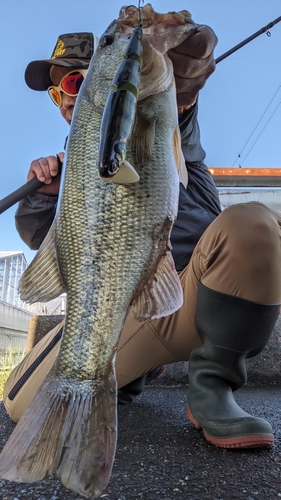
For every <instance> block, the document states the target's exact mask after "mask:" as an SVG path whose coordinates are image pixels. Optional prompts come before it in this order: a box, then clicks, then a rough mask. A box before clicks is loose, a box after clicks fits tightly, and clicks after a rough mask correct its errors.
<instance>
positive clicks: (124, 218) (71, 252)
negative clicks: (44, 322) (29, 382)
mask: <svg viewBox="0 0 281 500" xmlns="http://www.w3.org/2000/svg"><path fill="white" fill-rule="evenodd" d="M134 9H135V10H134ZM142 12H143V14H144V19H145V20H146V22H144V24H143V68H144V69H145V68H146V69H147V67H148V66H149V68H150V70H149V71H148V72H146V74H145V75H143V76H142V74H141V81H140V89H143V90H141V91H140V96H139V101H138V104H137V110H136V116H135V121H134V126H133V131H132V136H131V138H130V139H129V141H128V144H127V160H128V161H129V162H130V163H131V164H132V165H133V166H134V169H135V171H136V172H137V174H138V176H139V181H138V182H135V183H134V184H115V183H114V176H112V182H105V181H103V180H102V179H100V177H99V172H98V167H97V158H98V155H99V142H100V127H101V119H102V113H103V109H104V107H105V104H106V100H107V95H108V93H109V90H110V88H111V82H112V79H113V77H114V75H115V74H116V71H117V70H118V67H119V64H120V61H121V60H122V58H123V53H124V50H125V48H126V46H127V44H128V36H129V34H130V33H131V32H132V29H133V28H134V26H135V25H136V24H137V23H138V10H137V9H136V8H134V7H132V6H130V8H129V9H127V10H126V8H122V9H121V11H120V16H119V18H118V20H116V21H114V22H113V23H112V24H111V25H110V26H109V28H108V29H107V30H106V32H105V34H104V35H103V37H101V41H100V45H99V47H98V48H97V51H96V53H95V55H94V57H93V59H92V62H91V64H90V67H89V70H88V73H87V75H86V78H85V80H84V82H83V85H82V87H81V89H80V92H79V95H78V97H77V102H76V105H75V110H74V113H73V118H72V123H71V129H70V134H69V138H68V145H67V151H66V159H65V166H64V168H63V178H62V187H61V194H60V198H59V202H58V208H57V213H56V217H55V219H54V222H53V224H52V226H51V228H50V231H49V232H48V234H47V236H46V238H45V240H44V242H43V243H42V245H41V247H40V248H39V250H38V252H37V254H36V256H35V258H34V260H33V261H32V263H31V264H30V266H29V267H28V268H27V270H26V271H25V273H24V274H23V276H22V278H21V282H20V293H21V298H22V299H23V300H26V301H28V302H36V301H38V300H40V301H48V300H51V299H52V298H55V297H56V296H58V295H59V294H60V293H62V292H64V291H67V309H66V319H65V326H64V331H63V336H62V342H61V346H60V350H59V354H58V356H57V358H56V361H55V364H54V366H53V367H52V369H51V371H50V372H49V374H48V375H47V377H46V378H45V380H44V382H43V384H42V386H41V387H40V388H39V390H38V392H37V394H36V395H35V397H34V400H33V401H32V403H31V405H30V406H29V408H28V409H27V410H26V412H25V413H24V415H23V416H22V418H21V419H20V421H19V423H18V425H17V426H16V428H15V430H14V432H13V434H12V435H11V437H10V439H9V441H8V443H7V444H6V446H5V448H4V450H3V452H2V454H1V457H0V477H3V478H6V479H10V480H14V481H22V482H33V481H38V480H40V479H42V478H43V477H44V476H45V475H47V474H56V476H57V477H58V478H59V479H60V480H61V482H62V483H63V484H64V485H65V486H66V487H67V488H69V489H71V490H73V491H75V492H77V493H80V494H82V495H84V496H86V497H98V496H100V494H101V493H102V491H103V489H104V488H105V487H106V485H107V483H108V481H109V478H110V474H111V469H112V464H113V460H114V454H115V448H116V438H117V414H116V393H117V387H116V377H115V369H114V363H115V356H116V349H117V345H118V340H119V338H120V335H121V332H122V328H123V325H124V321H125V318H126V315H127V313H128V310H129V308H130V307H131V308H132V311H133V313H134V315H135V317H136V318H137V319H139V320H144V319H147V318H157V317H161V316H164V315H168V314H172V313H173V312H174V311H176V310H177V309H178V308H179V307H180V306H181V304H182V289H181V285H180V281H179V278H178V275H177V273H176V270H175V267H174V263H173V259H172V256H171V252H170V242H169V238H170V232H171V229H172V225H173V222H174V220H175V218H176V215H177V205H178V195H179V181H180V178H181V179H182V177H179V173H180V174H182V173H183V172H184V170H185V166H184V160H183V157H182V153H181V150H180V139H179V137H180V134H179V129H178V116H177V104H176V91H175V83H174V78H173V70H172V63H171V61H170V60H169V58H168V57H167V55H166V52H167V50H168V48H169V47H174V46H175V45H177V44H179V43H180V42H181V41H182V40H184V39H186V38H187V36H189V34H190V33H191V32H192V30H193V31H194V24H193V23H192V22H191V20H190V17H189V16H188V13H187V14H184V13H180V14H177V13H168V14H165V15H164V14H156V13H155V12H154V11H153V9H152V7H151V5H150V4H147V5H146V6H144V7H143V9H142ZM183 12H184V11H183ZM155 14H156V15H155ZM134 16H135V17H134ZM161 16H162V17H161ZM147 20H148V22H147ZM159 20H162V25H161V26H162V28H163V24H164V25H165V23H166V25H167V27H168V28H169V30H170V31H169V30H168V31H166V35H165V39H164V38H163V29H162V28H161V29H160V32H159V38H158V31H157V30H158V27H159ZM109 42H110V44H109V45H108V43H109ZM154 42H155V44H156V45H157V49H155V48H154V46H153V44H154ZM161 47H162V52H163V54H162V53H161ZM153 60H155V64H154V65H153V64H151V61H153ZM119 76H120V75H119ZM121 76H122V75H121ZM143 78H144V80H145V84H144V83H143ZM117 91H118V90H117ZM127 111H128V109H127V110H126V112H127ZM183 182H184V181H183Z"/></svg>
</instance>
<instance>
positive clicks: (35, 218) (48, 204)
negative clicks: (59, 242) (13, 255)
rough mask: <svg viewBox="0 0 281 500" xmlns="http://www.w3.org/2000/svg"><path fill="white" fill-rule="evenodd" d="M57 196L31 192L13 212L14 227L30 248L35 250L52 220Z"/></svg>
mask: <svg viewBox="0 0 281 500" xmlns="http://www.w3.org/2000/svg"><path fill="white" fill-rule="evenodd" d="M57 200H58V197H57V196H47V195H44V194H40V193H35V194H31V195H30V196H27V197H26V198H24V199H23V200H21V201H20V202H19V204H18V208H17V211H16V213H15V223H16V229H17V231H18V233H19V235H20V237H21V239H22V240H23V241H24V242H25V243H26V245H27V246H29V248H31V250H37V249H38V248H39V246H40V245H41V243H42V241H43V239H44V238H45V236H46V234H47V232H48V231H49V229H50V226H51V224H52V222H53V220H54V217H55V213H56V206H57Z"/></svg>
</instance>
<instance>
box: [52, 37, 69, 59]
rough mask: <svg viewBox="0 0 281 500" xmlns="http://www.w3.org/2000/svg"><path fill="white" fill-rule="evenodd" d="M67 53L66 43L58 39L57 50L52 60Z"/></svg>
mask: <svg viewBox="0 0 281 500" xmlns="http://www.w3.org/2000/svg"><path fill="white" fill-rule="evenodd" d="M65 51H66V47H65V46H64V42H63V41H62V40H60V39H58V43H57V45H56V47H55V50H54V52H53V54H52V57H51V59H56V57H59V56H62V55H63V54H64V53H65Z"/></svg>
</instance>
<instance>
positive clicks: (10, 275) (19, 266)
mask: <svg viewBox="0 0 281 500" xmlns="http://www.w3.org/2000/svg"><path fill="white" fill-rule="evenodd" d="M27 266H28V264H27V261H26V258H25V256H24V253H23V252H0V301H1V302H5V303H7V304H11V305H12V306H15V307H19V308H21V309H24V310H25V311H29V312H31V313H33V314H46V313H47V309H46V305H45V304H43V303H40V302H38V303H36V304H26V303H25V302H23V301H22V300H21V299H20V296H19V292H18V285H19V280H20V277H21V275H22V274H23V272H24V271H25V270H26V268H27Z"/></svg>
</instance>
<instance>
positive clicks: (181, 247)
mask: <svg viewBox="0 0 281 500" xmlns="http://www.w3.org/2000/svg"><path fill="white" fill-rule="evenodd" d="M185 12H186V11H185ZM194 27H195V29H194V30H193V32H192V33H191V34H190V33H189V36H188V37H187V38H186V40H184V41H183V42H181V43H180V44H179V45H178V46H176V47H172V48H170V49H169V50H168V56H169V58H170V60H171V61H172V64H173V71H174V77H175V83H176V97H177V106H178V124H179V129H180V136H181V149H182V154H183V157H184V169H182V168H179V179H180V184H179V206H178V214H177V218H176V220H175V222H174V225H173V228H172V232H171V245H172V255H173V259H174V263H175V268H176V271H177V273H178V276H179V279H180V283H181V285H182V290H183V304H182V305H181V306H180V307H179V308H178V309H177V310H176V311H175V312H173V313H172V314H169V315H167V316H164V317H156V318H154V319H146V320H144V321H137V320H136V319H135V317H134V314H133V312H132V310H130V311H129V312H128V315H127V317H126V321H125V324H124V326H123V329H122V333H121V336H120V339H119V342H118V347H117V356H116V365H115V368H116V376H117V383H118V389H119V390H118V400H119V403H129V402H132V401H133V400H134V398H135V397H136V396H137V395H138V394H140V393H141V391H142V390H143V388H144V385H145V384H146V383H147V382H148V381H150V380H152V379H153V378H155V377H157V376H159V375H160V374H161V373H162V371H163V369H164V367H165V365H166V364H169V363H175V362H179V361H189V388H188V408H187V416H188V418H189V419H190V420H191V421H192V422H193V424H194V425H195V426H196V427H197V428H202V429H203V432H204V436H205V438H206V439H207V441H210V442H211V443H213V444H215V445H217V446H220V447H223V448H248V447H267V446H271V445H272V443H273V440H274V437H273V432H272V427H271V425H270V423H269V422H267V421H266V420H264V419H262V418H258V417H254V416H252V415H250V414H248V413H246V412H245V411H243V410H242V409H241V408H240V407H239V406H238V405H237V403H236V402H235V399H234V394H233V393H234V391H235V390H237V389H238V388H240V387H242V386H243V385H244V384H245V382H246V376H247V375H246V366H245V360H246V358H248V357H251V356H255V355H256V354H258V353H259V352H260V351H261V350H262V349H263V348H264V347H265V345H266V344H267V341H268V339H269V337H270V335H271V333H272V330H273V327H274V325H275V322H276V320H277V318H278V315H279V310H280V303H281V272H280V271H281V251H280V223H281V216H280V214H278V213H276V212H274V211H272V210H270V209H269V208H268V207H265V206H264V205H262V204H260V203H254V202H251V203H247V204H239V205H234V206H230V207H229V208H227V209H225V210H222V211H221V205H220V201H219V197H218V193H217V190H216V187H215V185H214V182H213V179H212V177H211V175H210V173H209V172H208V169H207V167H206V165H205V163H204V158H205V151H204V149H203V148H202V145H201V142H200V131H199V125H198V119H197V114H198V94H199V91H200V90H201V89H202V88H203V87H204V85H205V83H206V81H207V79H208V78H209V76H210V75H211V74H212V73H213V71H214V70H215V62H214V50H215V47H216V44H217V37H216V35H215V33H214V32H213V30H212V29H211V28H210V27H208V26H205V25H200V24H196V25H194ZM100 43H109V42H108V40H104V39H103V40H102V42H100ZM98 45H99V42H98V40H97V38H96V37H95V36H94V35H93V34H92V33H72V34H63V35H60V36H59V38H58V41H57V43H56V46H55V49H54V51H53V53H52V56H51V58H50V59H46V60H42V61H33V62H31V63H30V64H29V65H28V66H27V68H26V72H25V79H26V83H27V85H28V86H29V87H30V88H31V89H33V90H37V91H47V92H48V94H49V96H50V97H51V99H52V101H53V103H54V104H55V105H56V106H58V108H59V110H60V113H61V115H62V117H63V118H64V119H65V120H66V121H67V123H68V124H69V125H70V124H71V121H72V116H73V111H74V106H75V103H76V99H77V95H78V93H79V90H80V87H81V85H82V82H83V81H84V78H85V75H86V72H87V69H88V66H89V63H90V59H91V57H92V55H93V53H94V51H95V49H96V47H97V46H98ZM210 123H211V120H210ZM166 147H167V146H166V144H164V143H163V148H166ZM63 162H64V152H59V153H58V154H57V155H56V154H53V155H50V156H48V157H46V158H39V159H36V160H34V161H33V162H32V163H31V165H30V168H29V171H28V176H27V179H28V180H30V179H32V178H33V177H35V176H36V177H37V178H38V179H39V180H40V181H42V182H44V183H45V185H44V187H42V188H40V189H39V190H38V191H37V192H36V193H34V194H32V195H30V196H28V197H27V198H25V199H24V200H22V201H21V202H20V203H19V206H18V209H17V212H16V217H15V218H16V227H17V230H18V232H19V234H20V236H21V237H22V239H23V240H24V241H25V243H26V244H27V245H28V246H29V247H30V248H31V249H34V250H36V249H38V248H39V247H40V245H41V243H42V242H43V240H44V238H45V237H46V235H47V234H48V231H49V229H50V227H51V224H52V222H53V220H54V217H55V214H56V208H57V201H58V193H59V188H60V166H61V164H63ZM179 163H180V162H179ZM187 177H188V180H187ZM113 182H114V180H113ZM61 337H62V324H59V325H58V326H57V327H56V328H54V329H53V330H52V331H51V332H49V333H48V334H47V335H46V336H45V337H44V338H43V339H42V340H41V341H40V342H39V343H38V344H37V345H36V346H35V347H34V348H33V350H32V351H31V352H30V353H28V354H27V356H26V357H25V359H24V360H23V361H22V362H21V363H20V365H18V367H16V368H15V370H14V371H13V373H12V374H11V376H10V378H9V380H8V382H7V384H6V387H5V392H4V404H5V407H6V409H7V411H8V413H9V414H10V416H11V418H12V419H13V420H14V421H18V420H19V419H20V418H21V416H22V414H23V412H24V410H25V409H26V407H27V406H28V405H29V403H30V402H31V400H32V399H33V397H34V395H35V393H36V391H37V389H38V388H39V386H40V385H41V383H42V381H43V379H44V377H45V376H46V374H47V373H48V371H49V370H50V368H51V367H52V365H53V363H54V361H55V359H56V356H57V353H58V351H59V346H60V342H61Z"/></svg>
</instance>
